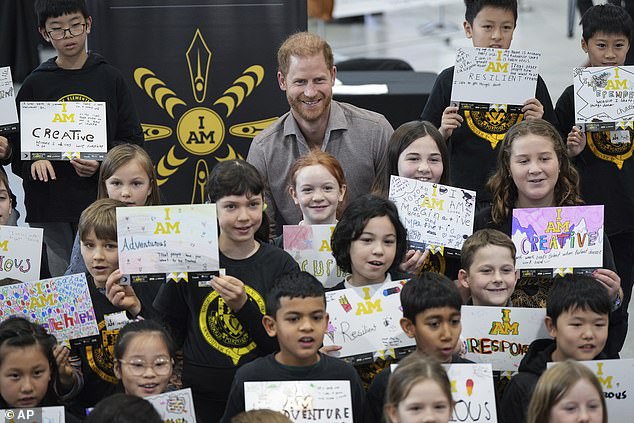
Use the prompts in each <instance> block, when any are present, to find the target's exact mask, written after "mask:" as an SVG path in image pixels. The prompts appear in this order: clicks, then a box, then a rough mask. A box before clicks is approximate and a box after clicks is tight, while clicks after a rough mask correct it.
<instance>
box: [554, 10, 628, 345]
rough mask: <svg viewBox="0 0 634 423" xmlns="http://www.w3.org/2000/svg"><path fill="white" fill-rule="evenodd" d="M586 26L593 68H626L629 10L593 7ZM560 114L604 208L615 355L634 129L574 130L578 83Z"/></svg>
mask: <svg viewBox="0 0 634 423" xmlns="http://www.w3.org/2000/svg"><path fill="white" fill-rule="evenodd" d="M581 25H582V27H583V38H582V39H581V47H582V48H583V51H584V52H586V53H588V60H589V62H590V66H623V64H624V63H625V57H626V55H627V52H628V51H629V49H630V41H631V39H632V19H631V17H630V15H629V14H628V13H627V11H626V10H625V9H623V8H622V7H621V6H615V5H612V4H601V5H597V6H594V7H592V8H590V9H588V11H587V12H586V13H585V14H584V15H583V18H582V19H581ZM623 81H624V82H625V81H626V80H625V79H623ZM617 82H618V80H617ZM630 83H631V81H630ZM614 92H616V91H614ZM597 94H599V92H597ZM610 94H612V91H611V92H610ZM555 113H556V114H557V120H558V121H559V132H560V133H561V134H562V137H564V140H566V145H567V148H568V155H569V157H570V158H571V159H572V160H574V163H575V167H576V169H577V170H578V171H579V175H580V185H581V193H582V196H583V198H584V200H585V201H586V202H588V203H589V204H603V205H604V210H605V231H606V233H607V235H608V239H609V240H610V244H611V246H612V251H613V252H614V262H615V265H616V271H617V273H618V274H619V276H620V277H621V282H622V287H623V294H624V295H623V300H622V307H621V308H620V309H619V310H618V311H617V312H615V313H613V314H612V316H611V318H610V326H612V328H611V330H610V339H609V340H608V348H609V350H610V355H611V356H616V355H617V354H618V353H619V351H621V348H622V347H623V343H624V342H625V337H626V335H627V328H628V313H627V309H628V304H629V302H630V297H631V296H632V285H633V284H634V274H633V273H632V262H634V222H633V221H632V219H631V216H632V214H634V160H633V159H632V152H633V151H634V143H632V140H633V139H634V130H632V129H628V128H627V127H626V128H625V129H623V130H616V131H600V132H586V133H582V132H581V131H580V130H579V128H577V127H576V126H575V106H574V85H570V86H569V87H568V88H566V89H565V90H564V92H563V94H562V95H561V97H559V100H558V101H557V106H556V108H555ZM586 147H587V148H586Z"/></svg>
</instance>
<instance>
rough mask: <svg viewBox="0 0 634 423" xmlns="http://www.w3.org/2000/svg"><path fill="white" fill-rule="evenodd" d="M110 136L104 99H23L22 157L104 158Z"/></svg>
mask: <svg viewBox="0 0 634 423" xmlns="http://www.w3.org/2000/svg"><path fill="white" fill-rule="evenodd" d="M107 140H108V138H107V136H106V103H104V102H101V101H94V102H93V101H69V102H63V101H60V102H55V101H31V102H29V101H23V102H21V103H20V142H21V143H22V144H21V151H20V158H21V159H22V160H35V159H47V160H72V159H74V158H81V159H92V160H103V158H104V157H105V156H106V153H107V151H108V145H107Z"/></svg>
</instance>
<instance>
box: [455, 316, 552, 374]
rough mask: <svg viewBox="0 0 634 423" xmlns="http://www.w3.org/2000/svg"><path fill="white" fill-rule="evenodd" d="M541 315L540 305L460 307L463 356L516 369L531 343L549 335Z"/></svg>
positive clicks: (495, 368)
mask: <svg viewBox="0 0 634 423" xmlns="http://www.w3.org/2000/svg"><path fill="white" fill-rule="evenodd" d="M544 317H546V309H543V308H521V307H480V306H462V318H461V321H462V338H463V339H464V343H465V350H466V352H467V353H466V355H465V358H467V359H469V360H471V361H474V362H476V363H491V365H492V366H493V370H510V371H517V369H518V368H519V364H520V361H522V358H523V357H524V355H526V352H527V351H528V347H529V345H530V343H531V342H533V341H534V340H535V339H542V338H550V336H549V335H548V331H547V330H546V326H545V325H544Z"/></svg>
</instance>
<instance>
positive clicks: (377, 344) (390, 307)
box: [324, 281, 416, 364]
mask: <svg viewBox="0 0 634 423" xmlns="http://www.w3.org/2000/svg"><path fill="white" fill-rule="evenodd" d="M404 284H405V281H395V282H386V283H385V284H381V285H368V286H363V287H359V288H349V289H341V290H338V291H330V292H327V293H326V309H327V311H328V314H329V315H330V321H329V322H328V331H327V332H326V335H327V336H325V337H324V345H339V346H341V347H342V348H341V350H339V351H336V352H335V353H334V355H336V356H338V357H345V358H346V359H347V361H349V362H351V363H353V364H363V363H370V362H373V361H375V360H377V359H378V358H385V357H393V358H400V357H402V356H403V355H406V354H407V353H408V352H410V351H411V350H412V348H411V347H412V346H414V345H416V342H415V340H414V339H410V338H408V337H407V335H405V333H404V332H403V330H402V329H401V325H400V323H399V322H400V319H401V317H403V312H402V311H401V299H400V292H401V288H402V287H403V285H404Z"/></svg>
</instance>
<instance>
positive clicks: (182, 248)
mask: <svg viewBox="0 0 634 423" xmlns="http://www.w3.org/2000/svg"><path fill="white" fill-rule="evenodd" d="M117 241H118V247H119V269H121V273H122V274H133V275H136V274H148V273H151V274H155V273H162V274H167V275H170V276H168V277H169V278H170V279H172V278H174V275H176V277H177V278H178V279H182V278H184V277H186V276H187V275H185V273H187V272H212V271H217V270H218V268H219V260H220V259H219V253H218V227H217V223H216V205H215V204H183V205H173V206H146V207H119V208H117ZM178 274H182V275H181V276H178Z"/></svg>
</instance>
